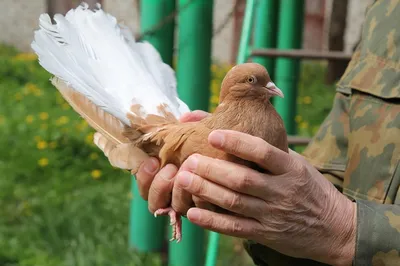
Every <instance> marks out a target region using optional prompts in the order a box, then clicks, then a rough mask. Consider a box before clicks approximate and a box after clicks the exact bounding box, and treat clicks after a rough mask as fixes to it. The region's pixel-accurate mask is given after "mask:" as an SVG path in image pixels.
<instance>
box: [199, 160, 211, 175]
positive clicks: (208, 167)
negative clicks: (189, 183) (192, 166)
mask: <svg viewBox="0 0 400 266" xmlns="http://www.w3.org/2000/svg"><path fill="white" fill-rule="evenodd" d="M212 169H213V164H212V163H210V162H207V163H206V164H205V165H204V168H203V173H202V174H204V176H205V177H209V176H211V175H212V172H213V170H212ZM202 174H200V175H202Z"/></svg>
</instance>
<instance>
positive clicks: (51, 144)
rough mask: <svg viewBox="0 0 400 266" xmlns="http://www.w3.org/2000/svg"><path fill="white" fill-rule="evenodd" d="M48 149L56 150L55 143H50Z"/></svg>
mask: <svg viewBox="0 0 400 266" xmlns="http://www.w3.org/2000/svg"><path fill="white" fill-rule="evenodd" d="M49 147H50V149H55V148H57V142H55V141H51V142H50V143H49Z"/></svg>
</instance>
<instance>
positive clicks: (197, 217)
mask: <svg viewBox="0 0 400 266" xmlns="http://www.w3.org/2000/svg"><path fill="white" fill-rule="evenodd" d="M208 140H209V143H210V144H211V145H212V146H213V147H215V148H218V149H221V150H223V151H225V152H227V153H230V154H233V155H235V156H238V157H240V158H242V159H245V160H248V161H252V162H255V163H257V164H258V165H259V166H260V167H262V168H263V169H265V173H260V172H257V171H254V170H252V169H249V168H247V167H244V166H241V165H237V164H234V163H230V162H227V161H222V160H217V159H213V158H209V157H205V156H201V155H192V156H190V157H189V158H188V159H187V160H186V161H185V162H184V163H183V165H182V166H181V169H180V170H179V173H178V175H177V177H176V178H175V182H174V188H173V190H174V194H176V192H175V191H179V190H176V189H175V187H177V188H180V189H181V191H182V190H184V191H185V193H189V194H191V195H194V196H197V197H199V198H201V199H203V200H204V201H207V202H210V203H212V204H215V205H217V206H219V207H221V208H223V209H226V210H228V211H230V212H233V213H236V214H239V215H234V214H233V215H232V214H226V213H225V214H221V213H216V212H213V211H210V210H206V209H202V208H197V207H196V208H190V209H189V211H188V212H187V218H188V219H189V220H190V221H191V222H192V223H195V224H197V225H199V226H201V227H204V228H206V229H210V230H213V231H216V232H220V233H223V234H227V235H232V236H236V237H241V238H245V239H250V240H254V241H256V242H258V243H260V244H263V245H265V246H268V247H270V248H272V249H275V250H277V251H278V252H280V253H283V254H286V255H289V256H292V257H301V258H308V259H312V260H315V261H320V262H323V263H328V264H332V265H351V263H352V258H353V256H354V252H355V230H356V229H355V228H356V220H355V219H356V205H355V204H354V203H352V202H351V201H350V200H349V199H347V198H346V197H345V196H344V195H342V194H341V193H340V192H339V191H338V190H337V189H336V188H335V187H334V186H333V185H332V184H331V183H330V182H329V181H327V180H326V179H325V178H324V177H323V176H322V175H321V174H320V173H319V172H318V171H317V170H316V169H315V168H314V167H313V166H312V165H310V164H309V163H308V162H307V161H306V160H305V159H304V158H303V157H302V156H300V155H299V154H297V153H295V152H294V151H290V153H289V154H288V153H285V152H283V151H281V150H279V149H277V148H275V147H273V146H271V145H269V144H268V143H266V142H265V141H263V140H262V139H260V138H256V137H253V136H250V135H247V134H244V133H240V132H235V131H228V130H227V131H222V130H221V131H214V132H212V133H211V134H210V135H209V139H208ZM175 199H180V197H179V196H175V195H174V197H173V199H172V206H173V208H174V210H176V211H178V212H182V213H185V211H186V208H187V205H186V204H185V203H184V202H183V203H182V202H181V200H175Z"/></svg>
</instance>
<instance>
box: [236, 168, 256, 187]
mask: <svg viewBox="0 0 400 266" xmlns="http://www.w3.org/2000/svg"><path fill="white" fill-rule="evenodd" d="M251 184H252V177H251V175H250V173H249V171H246V170H244V171H243V172H242V173H240V174H239V176H238V177H237V178H235V183H234V186H235V190H238V191H247V190H248V189H249V187H251Z"/></svg>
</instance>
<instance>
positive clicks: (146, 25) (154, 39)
mask: <svg viewBox="0 0 400 266" xmlns="http://www.w3.org/2000/svg"><path fill="white" fill-rule="evenodd" d="M140 9H141V10H140V11H141V16H140V18H141V23H140V24H141V30H142V31H144V32H145V31H147V30H148V29H151V28H153V27H154V25H157V24H158V23H159V22H160V21H161V20H163V19H164V18H165V17H166V16H167V15H168V14H170V13H171V12H173V11H174V9H175V0H163V1H160V0H153V1H142V2H141V7H140ZM143 37H144V39H145V40H146V41H148V42H150V43H151V44H152V45H153V46H154V47H155V48H156V49H157V50H158V52H159V53H160V55H161V58H162V59H163V61H164V62H165V63H167V64H169V65H172V53H173V42H174V21H173V20H172V21H170V22H169V23H166V24H165V25H164V26H163V27H161V28H160V29H159V30H157V31H155V32H154V34H152V35H151V36H143ZM132 194H133V199H132V201H131V210H130V224H129V245H130V246H131V247H133V248H135V249H137V250H139V251H142V252H148V251H161V250H162V249H163V246H164V245H163V242H164V241H165V237H166V233H167V231H166V224H167V217H158V218H154V216H153V215H152V214H151V213H150V212H149V209H148V206H147V202H146V201H145V200H143V199H142V198H141V197H140V194H139V189H138V186H137V184H136V180H135V177H134V176H133V177H132Z"/></svg>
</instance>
